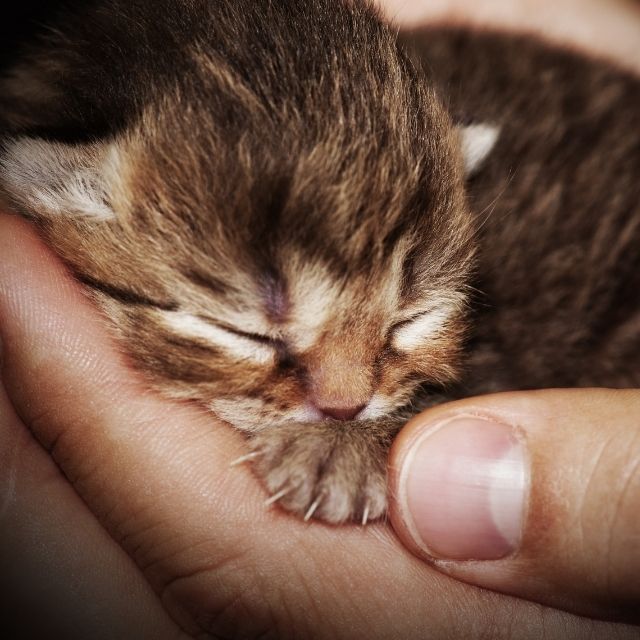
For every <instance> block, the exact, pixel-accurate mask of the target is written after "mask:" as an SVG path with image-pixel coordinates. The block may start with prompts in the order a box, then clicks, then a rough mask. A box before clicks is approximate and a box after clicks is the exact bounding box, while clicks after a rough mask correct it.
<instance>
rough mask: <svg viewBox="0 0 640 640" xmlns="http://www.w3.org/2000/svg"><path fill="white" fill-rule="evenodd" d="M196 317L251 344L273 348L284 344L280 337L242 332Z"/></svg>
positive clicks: (205, 318) (202, 317)
mask: <svg viewBox="0 0 640 640" xmlns="http://www.w3.org/2000/svg"><path fill="white" fill-rule="evenodd" d="M197 317H198V318H199V319H200V320H203V321H204V322H206V323H208V324H210V325H213V326H215V327H217V328H218V329H222V331H228V332H229V333H233V334H234V335H236V336H238V337H240V338H246V339H247V340H252V341H253V342H258V343H260V344H265V345H269V346H273V347H277V346H280V345H282V344H283V343H284V341H283V340H282V338H280V337H275V336H269V335H265V334H262V333H254V332H253V331H244V330H243V329H238V328H237V327H232V326H231V325H228V324H225V323H221V322H219V321H218V320H215V319H213V318H209V317H207V316H203V315H198V316H197Z"/></svg>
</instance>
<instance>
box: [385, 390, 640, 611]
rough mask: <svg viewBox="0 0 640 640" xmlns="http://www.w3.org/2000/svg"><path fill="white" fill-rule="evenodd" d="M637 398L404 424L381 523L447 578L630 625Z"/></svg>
mask: <svg viewBox="0 0 640 640" xmlns="http://www.w3.org/2000/svg"><path fill="white" fill-rule="evenodd" d="M639 416H640V391H634V390H632V391H612V390H602V389H588V390H577V389H576V390H550V391H539V392H522V393H506V394H499V395H494V396H486V397H481V398H471V399H469V400H464V401H461V402H456V403H452V404H450V405H443V406H441V407H438V408H436V409H433V410H430V411H427V412H425V413H423V414H421V415H420V416H417V417H416V418H414V419H413V420H412V421H411V422H410V424H409V425H407V427H406V428H405V430H404V431H403V432H402V434H401V435H400V437H399V438H398V440H397V441H396V443H395V446H394V449H393V452H392V458H391V465H392V468H393V470H394V471H393V476H392V486H393V492H394V495H395V496H396V502H395V503H394V505H393V507H392V520H393V522H394V526H395V528H396V530H397V532H398V534H399V535H400V537H401V538H402V539H403V540H404V541H405V543H406V544H407V545H408V546H409V547H410V548H411V549H412V550H413V551H414V552H415V553H417V554H419V555H420V556H422V557H424V558H427V559H429V560H431V561H432V562H433V564H434V565H436V566H437V567H438V568H440V569H441V570H442V571H444V572H446V573H447V574H449V575H452V576H455V577H457V578H461V579H463V580H466V581H469V582H472V583H474V584H477V585H480V586H484V587H489V588H491V589H496V590H500V591H503V592H507V593H510V594H514V595H518V596H521V597H524V598H528V599H532V600H537V601H539V602H542V603H546V604H552V605H554V606H557V607H561V608H566V609H569V610H573V611H576V612H579V613H582V614H586V615H590V616H599V617H609V618H615V619H627V620H633V621H636V622H637V621H639V620H640V579H638V576H639V575H640V418H639Z"/></svg>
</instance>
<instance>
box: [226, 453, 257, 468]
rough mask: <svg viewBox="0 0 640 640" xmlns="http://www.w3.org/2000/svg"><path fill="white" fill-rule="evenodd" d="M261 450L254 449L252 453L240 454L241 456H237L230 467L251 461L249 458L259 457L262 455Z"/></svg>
mask: <svg viewBox="0 0 640 640" xmlns="http://www.w3.org/2000/svg"><path fill="white" fill-rule="evenodd" d="M260 455H261V454H260V452H259V451H253V452H252V453H247V454H245V455H243V456H240V457H239V458H236V459H235V460H234V461H233V462H232V463H231V464H230V465H229V467H237V466H238V465H240V464H243V463H244V462H249V460H253V459H254V458H257V457H258V456H260Z"/></svg>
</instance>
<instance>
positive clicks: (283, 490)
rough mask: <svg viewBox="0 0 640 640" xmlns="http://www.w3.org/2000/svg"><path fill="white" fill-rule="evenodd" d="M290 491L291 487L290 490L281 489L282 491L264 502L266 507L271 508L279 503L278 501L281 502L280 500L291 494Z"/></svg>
mask: <svg viewBox="0 0 640 640" xmlns="http://www.w3.org/2000/svg"><path fill="white" fill-rule="evenodd" d="M289 491H291V487H288V488H285V489H280V491H278V493H274V494H273V495H272V496H271V497H270V498H267V499H266V500H265V501H264V505H265V507H269V506H271V505H272V504H273V503H274V502H278V500H280V498H282V497H284V496H286V495H287V493H289Z"/></svg>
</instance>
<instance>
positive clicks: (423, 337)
mask: <svg viewBox="0 0 640 640" xmlns="http://www.w3.org/2000/svg"><path fill="white" fill-rule="evenodd" d="M461 303H462V301H458V302H457V303H454V302H451V303H444V304H440V305H437V306H435V307H433V308H431V309H429V310H427V311H421V312H418V313H416V314H414V315H412V316H411V317H410V318H407V319H406V320H402V321H400V322H398V323H396V324H394V325H393V326H392V327H391V329H390V331H389V335H390V341H391V346H392V347H393V348H394V349H397V350H399V351H410V350H411V349H414V348H416V347H419V346H420V345H421V344H424V342H425V341H427V340H429V339H432V338H435V337H437V336H438V335H441V334H442V333H444V332H445V331H446V329H447V327H448V325H449V323H450V322H451V321H452V320H453V319H454V318H455V317H456V316H457V315H459V313H460V309H461Z"/></svg>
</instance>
